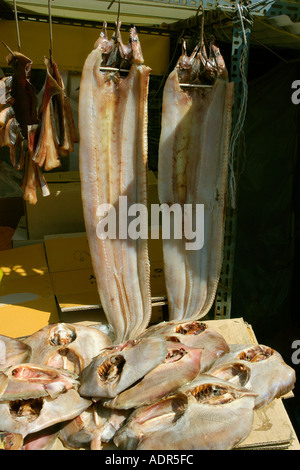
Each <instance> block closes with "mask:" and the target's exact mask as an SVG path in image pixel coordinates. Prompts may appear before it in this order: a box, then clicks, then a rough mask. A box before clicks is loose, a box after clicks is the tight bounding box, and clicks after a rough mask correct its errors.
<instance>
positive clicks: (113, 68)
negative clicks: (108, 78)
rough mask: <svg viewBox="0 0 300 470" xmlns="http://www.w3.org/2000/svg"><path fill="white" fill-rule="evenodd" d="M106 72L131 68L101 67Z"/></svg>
mask: <svg viewBox="0 0 300 470" xmlns="http://www.w3.org/2000/svg"><path fill="white" fill-rule="evenodd" d="M99 68H100V70H103V71H104V72H127V73H128V72H129V69H117V68H115V67H99Z"/></svg>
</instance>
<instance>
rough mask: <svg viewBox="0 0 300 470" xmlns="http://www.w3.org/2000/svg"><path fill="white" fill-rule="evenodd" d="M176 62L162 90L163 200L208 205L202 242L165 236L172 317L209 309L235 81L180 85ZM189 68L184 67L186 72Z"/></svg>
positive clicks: (218, 256) (219, 248) (219, 252)
mask: <svg viewBox="0 0 300 470" xmlns="http://www.w3.org/2000/svg"><path fill="white" fill-rule="evenodd" d="M186 59H188V60H187V62H188V66H189V68H190V71H188V80H187V82H186V83H190V82H189V74H192V68H193V67H192V65H193V58H192V60H189V58H188V57H187V56H186V54H183V56H182V57H181V58H180V59H179V60H178V64H177V66H176V67H175V69H174V70H173V71H172V72H171V73H170V75H169V77H168V79H167V81H166V84H165V88H164V94H163V110H162V125H161V136H160V143H159V159H158V194H159V200H160V203H161V204H164V203H166V204H168V205H169V206H170V205H172V204H180V205H181V207H182V208H183V209H184V205H185V204H191V205H192V211H193V212H192V215H193V219H194V220H195V215H196V205H197V204H203V205H204V245H203V247H202V248H197V247H194V248H195V249H187V247H186V242H187V240H186V238H185V237H182V239H175V238H174V237H171V238H170V239H164V240H163V255H164V266H165V269H164V271H165V281H166V289H167V297H168V305H169V318H170V320H181V319H184V318H186V319H196V320H198V319H200V318H202V317H204V316H205V315H206V314H207V313H208V311H209V310H210V308H211V306H212V304H213V301H214V298H215V294H216V289H217V285H218V281H219V276H220V270H221V266H222V261H223V234H224V214H225V195H226V190H227V172H228V155H229V140H230V128H231V109H232V102H233V89H234V84H233V83H229V82H228V81H227V80H224V79H223V78H216V80H215V82H214V84H213V86H212V88H207V87H206V88H184V89H183V88H181V86H180V85H181V83H180V70H181V63H182V62H183V61H184V60H186ZM185 72H186V71H185Z"/></svg>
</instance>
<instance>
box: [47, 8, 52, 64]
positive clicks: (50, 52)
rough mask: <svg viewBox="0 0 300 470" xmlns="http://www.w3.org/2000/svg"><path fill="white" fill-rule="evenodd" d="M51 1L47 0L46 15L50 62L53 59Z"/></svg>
mask: <svg viewBox="0 0 300 470" xmlns="http://www.w3.org/2000/svg"><path fill="white" fill-rule="evenodd" d="M51 1H52V0H48V17H49V37H50V48H49V56H50V57H49V58H50V63H51V64H52V59H53V32H52V14H51Z"/></svg>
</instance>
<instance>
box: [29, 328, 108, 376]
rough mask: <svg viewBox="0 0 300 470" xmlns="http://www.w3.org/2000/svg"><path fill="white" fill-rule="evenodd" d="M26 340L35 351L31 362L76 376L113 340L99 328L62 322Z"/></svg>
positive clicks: (41, 330)
mask: <svg viewBox="0 0 300 470" xmlns="http://www.w3.org/2000/svg"><path fill="white" fill-rule="evenodd" d="M24 341H25V343H26V344H27V345H29V346H30V347H31V349H32V356H31V362H33V363H36V362H38V363H39V364H41V365H46V366H50V367H56V368H61V369H64V370H69V371H70V372H73V373H75V374H77V375H79V374H80V373H81V372H82V370H83V369H84V368H85V367H87V366H88V364H89V363H90V362H91V360H92V359H93V358H94V357H95V356H97V355H98V354H99V353H100V351H101V350H102V349H104V348H107V347H109V346H110V345H111V344H112V341H111V339H110V337H109V336H108V335H107V334H105V333H104V332H102V331H100V330H98V329H96V328H93V327H90V326H85V325H72V324H69V323H63V322H62V323H55V324H51V325H47V326H46V327H44V328H41V329H40V330H38V331H36V332H35V333H33V334H32V335H31V336H29V337H28V338H26V339H25V340H24Z"/></svg>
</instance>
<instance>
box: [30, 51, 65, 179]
mask: <svg viewBox="0 0 300 470" xmlns="http://www.w3.org/2000/svg"><path fill="white" fill-rule="evenodd" d="M44 63H45V65H46V70H47V77H46V84H45V91H44V94H43V100H42V104H41V106H40V109H39V113H38V114H39V117H40V119H41V128H40V130H39V138H38V141H37V144H36V147H35V151H34V155H33V157H32V159H33V161H34V162H35V163H37V164H38V165H39V166H40V167H42V166H44V169H45V171H50V170H53V169H54V168H57V167H60V166H61V162H60V159H59V154H58V146H59V142H58V138H57V135H56V130H55V126H54V122H53V121H54V116H53V109H52V107H53V104H52V98H53V97H54V96H55V95H58V94H62V93H63V92H64V91H63V89H62V88H61V87H60V86H59V85H58V83H57V81H56V80H55V79H54V78H53V75H52V74H53V72H52V66H51V62H50V60H49V59H47V57H45V58H44Z"/></svg>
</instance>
